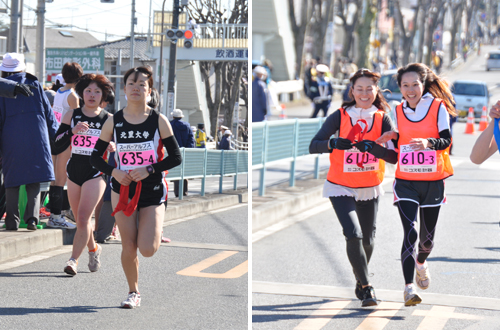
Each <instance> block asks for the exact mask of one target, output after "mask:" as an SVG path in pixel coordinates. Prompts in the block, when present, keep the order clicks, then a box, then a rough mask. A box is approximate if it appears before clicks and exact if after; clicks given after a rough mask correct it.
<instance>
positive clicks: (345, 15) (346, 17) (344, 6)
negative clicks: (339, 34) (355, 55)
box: [338, 0, 362, 57]
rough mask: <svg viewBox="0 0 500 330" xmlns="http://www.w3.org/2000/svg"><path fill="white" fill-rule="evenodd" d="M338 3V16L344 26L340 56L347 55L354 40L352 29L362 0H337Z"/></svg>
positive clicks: (356, 21)
mask: <svg viewBox="0 0 500 330" xmlns="http://www.w3.org/2000/svg"><path fill="white" fill-rule="evenodd" d="M338 4H339V10H338V16H339V17H340V18H341V19H342V21H343V27H344V42H343V48H342V56H343V57H348V56H349V53H350V50H351V47H352V42H353V40H354V31H355V29H356V25H357V23H358V18H359V17H358V16H359V12H360V11H361V10H360V9H361V4H362V0H351V1H349V0H338ZM349 6H350V7H351V8H352V12H350V9H349Z"/></svg>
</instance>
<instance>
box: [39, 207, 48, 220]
mask: <svg viewBox="0 0 500 330" xmlns="http://www.w3.org/2000/svg"><path fill="white" fill-rule="evenodd" d="M39 214H40V219H46V218H48V217H50V212H49V211H47V209H46V208H45V207H42V208H40V212H39Z"/></svg>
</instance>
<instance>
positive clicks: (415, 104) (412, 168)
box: [378, 63, 456, 306]
mask: <svg viewBox="0 0 500 330" xmlns="http://www.w3.org/2000/svg"><path fill="white" fill-rule="evenodd" d="M397 81H398V85H399V87H400V89H401V93H402V94H403V98H404V99H405V100H404V101H403V102H402V103H401V104H400V105H398V106H397V107H396V118H397V124H398V129H399V136H397V135H398V134H395V133H388V134H386V135H385V136H384V137H382V138H381V139H379V140H378V142H383V141H385V140H386V139H389V138H390V139H395V138H399V139H398V144H397V149H398V151H399V156H398V167H397V169H396V180H395V181H394V189H393V191H394V205H395V206H397V207H398V210H399V215H400V216H401V222H402V224H403V229H404V241H403V247H402V250H401V263H402V266H403V274H404V278H405V283H406V287H405V291H404V300H405V305H406V306H414V305H417V304H419V303H420V302H421V301H422V298H421V297H420V296H419V294H418V293H417V291H416V288H415V286H414V284H413V276H414V273H415V270H416V276H415V282H416V284H417V286H418V287H419V288H420V289H422V290H425V289H427V288H428V287H429V284H430V281H431V277H430V273H429V268H428V264H427V262H426V260H427V257H428V256H429V254H430V253H431V250H432V248H433V246H434V235H435V229H436V224H437V220H438V215H439V209H440V207H441V205H442V204H445V203H446V196H445V193H444V179H446V178H447V177H449V176H451V175H453V168H452V166H451V162H450V157H449V148H450V145H451V142H452V138H451V134H450V120H449V115H448V114H450V115H452V116H456V110H455V107H454V106H453V96H452V94H451V92H450V90H449V88H448V85H447V83H446V82H445V81H443V80H442V79H441V78H439V77H438V76H437V75H436V74H435V73H434V72H432V70H431V69H429V68H428V67H427V66H425V65H424V64H420V63H411V64H408V65H407V66H405V67H403V68H400V69H399V70H398V75H397ZM417 214H420V233H419V232H418V231H417V228H418V227H417ZM419 236H420V239H419ZM418 239H419V244H418V253H417V256H416V257H415V252H416V243H417V240H418Z"/></svg>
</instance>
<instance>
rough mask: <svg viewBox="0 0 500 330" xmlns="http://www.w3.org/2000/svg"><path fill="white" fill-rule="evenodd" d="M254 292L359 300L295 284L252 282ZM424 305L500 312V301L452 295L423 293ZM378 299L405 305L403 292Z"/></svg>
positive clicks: (350, 293)
mask: <svg viewBox="0 0 500 330" xmlns="http://www.w3.org/2000/svg"><path fill="white" fill-rule="evenodd" d="M252 292H254V293H265V294H276V295H285V296H286V295H292V296H304V297H322V298H339V299H352V300H357V298H356V296H355V295H354V290H352V288H344V287H335V286H326V285H312V284H293V283H278V282H264V281H252ZM419 294H420V295H421V297H422V304H423V305H439V306H449V307H460V308H477V309H485V310H493V311H500V299H496V298H485V297H472V296H458V295H451V294H437V293H421V292H419ZM377 299H378V300H381V301H392V302H398V303H403V290H401V291H397V290H384V289H377Z"/></svg>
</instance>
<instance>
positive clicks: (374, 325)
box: [356, 301, 403, 330]
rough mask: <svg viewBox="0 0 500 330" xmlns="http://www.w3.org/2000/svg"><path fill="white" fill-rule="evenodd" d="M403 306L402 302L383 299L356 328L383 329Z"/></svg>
mask: <svg viewBox="0 0 500 330" xmlns="http://www.w3.org/2000/svg"><path fill="white" fill-rule="evenodd" d="M401 307H403V304H402V303H395V302H389V301H383V302H381V303H379V304H378V306H377V308H376V309H375V310H374V311H373V312H372V313H370V314H369V315H368V316H367V317H366V318H365V320H364V321H363V322H362V323H361V324H360V325H359V326H358V327H357V328H356V330H382V329H383V328H384V327H385V326H386V325H387V323H389V321H390V320H391V318H392V317H394V315H396V313H397V312H398V311H399V310H400V309H401Z"/></svg>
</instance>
